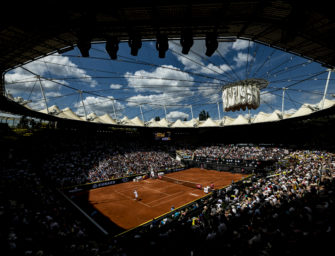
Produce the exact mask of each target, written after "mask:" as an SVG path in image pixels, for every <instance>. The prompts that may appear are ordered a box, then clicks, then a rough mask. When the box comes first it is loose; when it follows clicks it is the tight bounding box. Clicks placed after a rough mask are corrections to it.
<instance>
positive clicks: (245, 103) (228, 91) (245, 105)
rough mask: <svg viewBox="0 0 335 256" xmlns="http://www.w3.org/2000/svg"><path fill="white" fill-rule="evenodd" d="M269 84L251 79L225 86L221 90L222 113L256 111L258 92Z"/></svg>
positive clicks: (262, 80)
mask: <svg viewBox="0 0 335 256" xmlns="http://www.w3.org/2000/svg"><path fill="white" fill-rule="evenodd" d="M268 84H269V82H268V81H267V80H265V79H261V78H251V79H246V80H242V81H237V82H233V83H229V84H226V85H225V86H224V87H223V88H222V103H223V109H224V111H238V110H241V109H242V110H246V109H257V108H258V107H259V105H260V90H261V89H264V88H266V87H267V86H268Z"/></svg>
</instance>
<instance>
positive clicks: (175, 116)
mask: <svg viewBox="0 0 335 256" xmlns="http://www.w3.org/2000/svg"><path fill="white" fill-rule="evenodd" d="M166 117H167V119H168V120H170V121H171V120H177V119H181V120H184V119H185V118H186V119H188V117H189V114H186V113H184V112H180V111H172V112H170V113H168V114H167V115H166Z"/></svg>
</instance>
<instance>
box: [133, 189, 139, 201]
mask: <svg viewBox="0 0 335 256" xmlns="http://www.w3.org/2000/svg"><path fill="white" fill-rule="evenodd" d="M134 196H135V198H134V200H138V193H137V190H136V189H134Z"/></svg>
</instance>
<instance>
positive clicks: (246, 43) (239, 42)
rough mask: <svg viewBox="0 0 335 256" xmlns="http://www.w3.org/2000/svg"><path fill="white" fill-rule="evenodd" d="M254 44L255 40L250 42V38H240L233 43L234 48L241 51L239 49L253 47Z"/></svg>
mask: <svg viewBox="0 0 335 256" xmlns="http://www.w3.org/2000/svg"><path fill="white" fill-rule="evenodd" d="M253 44H254V43H253V42H250V43H249V41H248V40H242V39H238V40H236V41H235V42H234V43H233V45H232V48H233V49H234V50H238V51H239V50H244V49H246V48H248V47H249V46H250V47H251V46H253Z"/></svg>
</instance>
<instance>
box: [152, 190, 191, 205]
mask: <svg viewBox="0 0 335 256" xmlns="http://www.w3.org/2000/svg"><path fill="white" fill-rule="evenodd" d="M184 192H185V191H179V192H177V193H174V194H171V195H170V196H166V197H163V198H160V199H158V200H163V199H164V198H167V197H171V196H174V197H175V196H176V195H177V194H183V193H184ZM174 197H173V198H174ZM173 198H170V199H169V200H171V199H173ZM158 200H154V201H158ZM169 200H165V201H164V202H160V203H159V204H155V205H153V206H151V207H157V206H158V205H160V204H164V203H166V202H168V201H169ZM154 201H152V202H154ZM152 202H150V203H152Z"/></svg>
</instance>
